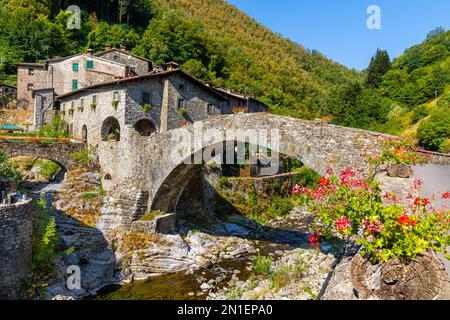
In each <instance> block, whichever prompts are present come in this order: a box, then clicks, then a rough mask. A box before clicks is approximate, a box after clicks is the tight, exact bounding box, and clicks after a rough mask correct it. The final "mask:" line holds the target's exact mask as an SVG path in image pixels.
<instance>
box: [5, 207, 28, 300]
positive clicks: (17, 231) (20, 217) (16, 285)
mask: <svg viewBox="0 0 450 320" xmlns="http://www.w3.org/2000/svg"><path fill="white" fill-rule="evenodd" d="M32 235H33V222H32V211H31V200H27V201H25V202H19V203H15V204H11V205H0V300H1V299H19V298H22V297H23V294H24V288H23V284H22V279H23V278H24V277H27V276H28V275H29V274H30V273H31V263H32Z"/></svg>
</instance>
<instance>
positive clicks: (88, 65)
mask: <svg viewBox="0 0 450 320" xmlns="http://www.w3.org/2000/svg"><path fill="white" fill-rule="evenodd" d="M86 68H88V69H94V60H88V61H86Z"/></svg>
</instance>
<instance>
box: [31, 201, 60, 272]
mask: <svg viewBox="0 0 450 320" xmlns="http://www.w3.org/2000/svg"><path fill="white" fill-rule="evenodd" d="M36 207H37V211H38V213H39V221H38V231H37V234H38V240H37V245H36V246H35V248H34V249H33V264H32V269H33V270H34V271H41V272H50V271H52V270H53V269H54V267H55V261H56V259H57V258H58V257H59V254H58V253H57V251H56V245H57V241H58V240H59V236H58V234H57V231H56V219H55V217H53V216H52V211H51V209H50V208H48V207H47V204H46V203H45V200H44V199H40V200H39V201H38V203H37V205H36Z"/></svg>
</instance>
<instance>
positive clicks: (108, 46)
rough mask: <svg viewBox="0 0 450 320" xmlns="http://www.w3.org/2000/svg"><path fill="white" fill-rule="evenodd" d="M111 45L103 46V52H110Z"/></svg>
mask: <svg viewBox="0 0 450 320" xmlns="http://www.w3.org/2000/svg"><path fill="white" fill-rule="evenodd" d="M111 48H112V47H111V45H110V44H109V43H107V44H105V51H109V50H111Z"/></svg>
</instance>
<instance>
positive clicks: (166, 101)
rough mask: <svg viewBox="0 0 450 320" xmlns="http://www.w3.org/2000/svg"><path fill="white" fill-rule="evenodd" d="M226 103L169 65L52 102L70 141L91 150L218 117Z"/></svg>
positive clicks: (195, 80)
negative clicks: (80, 142) (83, 143)
mask: <svg viewBox="0 0 450 320" xmlns="http://www.w3.org/2000/svg"><path fill="white" fill-rule="evenodd" d="M227 101H228V100H227V98H226V97H224V96H223V95H221V94H220V93H218V92H217V91H215V90H213V89H212V88H210V87H208V86H206V85H204V84H203V83H202V82H200V81H198V80H197V79H195V78H193V77H191V76H190V75H188V74H186V73H184V72H183V71H181V70H180V69H178V68H174V65H168V66H166V70H165V71H161V72H152V73H148V74H146V75H143V76H138V77H132V78H126V79H117V80H113V81H107V82H102V83H98V84H96V85H92V86H88V87H84V88H80V89H79V90H75V91H73V92H70V93H66V94H63V95H60V96H58V97H57V108H58V109H59V111H57V112H59V114H60V115H61V116H62V117H63V119H64V120H65V121H66V122H67V123H68V125H69V131H70V132H71V134H73V136H74V138H77V139H82V140H85V141H87V142H88V143H89V144H91V145H95V144H97V143H98V142H99V141H111V140H117V141H118V142H119V141H123V140H125V141H127V140H128V139H129V138H130V137H132V136H136V137H142V136H144V137H145V136H149V135H151V134H152V133H156V132H164V131H168V130H172V129H175V128H179V127H181V126H184V125H186V124H188V123H193V122H195V121H200V120H203V119H205V118H207V117H210V116H215V115H220V114H223V113H224V109H223V108H224V106H225V105H226V104H227Z"/></svg>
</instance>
